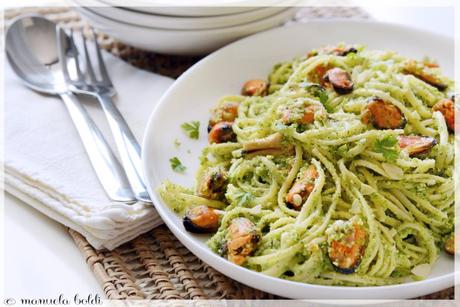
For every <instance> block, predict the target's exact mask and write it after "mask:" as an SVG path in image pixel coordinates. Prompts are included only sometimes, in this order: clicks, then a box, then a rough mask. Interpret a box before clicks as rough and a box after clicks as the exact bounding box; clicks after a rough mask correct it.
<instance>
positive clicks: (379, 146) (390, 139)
mask: <svg viewBox="0 0 460 307" xmlns="http://www.w3.org/2000/svg"><path fill="white" fill-rule="evenodd" d="M397 143H398V140H397V139H396V137H395V136H393V135H387V136H385V137H384V138H383V139H381V140H376V141H375V143H374V151H375V152H378V153H381V154H383V157H384V158H385V159H386V160H387V161H391V162H394V161H395V160H396V159H397V158H398V156H399V152H398V149H397V148H396V147H395V145H396V144H397Z"/></svg>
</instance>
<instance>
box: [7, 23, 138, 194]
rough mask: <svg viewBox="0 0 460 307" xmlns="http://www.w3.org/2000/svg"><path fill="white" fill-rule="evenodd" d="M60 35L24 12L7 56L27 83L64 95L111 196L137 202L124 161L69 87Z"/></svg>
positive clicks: (12, 27) (12, 29) (10, 35)
mask: <svg viewBox="0 0 460 307" xmlns="http://www.w3.org/2000/svg"><path fill="white" fill-rule="evenodd" d="M56 39H57V25H56V24H55V23H53V22H51V21H49V20H48V19H46V18H44V17H41V16H37V15H27V16H20V17H19V18H17V19H16V20H15V21H14V22H13V23H12V24H11V25H10V27H9V28H8V31H7V33H6V39H5V47H6V56H7V58H8V61H9V63H10V65H11V67H12V68H13V70H14V71H15V73H16V74H17V75H18V76H19V78H21V79H22V80H23V81H24V83H25V85H27V86H28V87H30V88H31V89H33V90H35V91H37V92H40V93H44V94H49V95H57V96H60V97H61V99H62V100H63V101H64V104H65V106H66V107H67V110H68V112H69V114H70V117H71V119H72V120H73V123H74V124H75V127H76V128H77V131H78V133H79V135H80V138H81V140H82V143H83V145H84V147H85V150H86V152H87V154H88V157H89V160H90V161H91V164H92V166H93V168H94V170H95V172H96V175H97V177H98V179H99V181H100V182H101V184H102V186H103V188H104V190H105V191H106V193H107V195H108V197H109V198H110V199H112V200H114V201H120V202H134V201H136V199H135V197H134V195H133V193H132V191H131V188H130V186H129V183H128V180H127V178H126V175H125V174H124V172H123V169H122V167H121V165H120V163H119V162H118V160H117V158H116V157H115V155H114V154H113V152H112V150H111V149H110V147H109V145H108V144H107V142H106V140H105V139H104V137H103V136H102V133H101V132H100V130H99V129H98V128H97V126H96V124H95V123H94V121H93V120H92V119H91V117H90V116H89V114H88V113H87V111H86V110H85V109H84V108H83V106H82V105H81V103H80V102H79V101H78V100H77V98H76V97H75V96H74V95H73V94H72V93H71V92H70V91H69V89H68V88H67V85H66V83H65V80H64V77H63V74H62V70H61V65H60V64H59V57H58V50H57V41H56ZM44 137H45V136H44Z"/></svg>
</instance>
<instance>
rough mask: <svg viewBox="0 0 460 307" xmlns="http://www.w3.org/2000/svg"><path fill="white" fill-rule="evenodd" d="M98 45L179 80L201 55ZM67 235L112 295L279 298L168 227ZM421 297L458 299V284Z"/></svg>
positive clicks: (51, 12) (68, 20) (67, 19)
mask: <svg viewBox="0 0 460 307" xmlns="http://www.w3.org/2000/svg"><path fill="white" fill-rule="evenodd" d="M24 13H38V14H41V15H44V16H46V17H47V18H49V19H50V20H53V21H55V22H57V23H59V24H60V25H62V26H64V27H67V28H72V29H74V30H82V31H83V32H84V33H87V34H89V33H90V32H89V30H90V27H89V25H88V24H87V23H86V22H84V21H82V20H81V19H80V16H79V14H78V13H77V12H76V11H74V10H72V9H69V8H65V7H64V8H63V7H54V8H43V7H40V8H21V9H10V10H7V11H5V13H4V14H5V16H4V17H5V25H6V26H8V23H9V22H10V21H11V19H13V18H14V17H16V16H18V15H20V14H24ZM335 17H340V18H368V17H369V16H368V15H367V13H366V12H365V11H363V10H361V9H360V8H355V7H346V8H335V7H328V8H303V9H301V10H300V11H299V13H298V14H297V16H296V18H295V21H294V22H302V21H305V20H309V19H312V18H335ZM97 38H98V41H99V43H100V45H101V46H102V47H103V48H104V49H106V50H108V51H110V52H111V53H113V54H115V55H117V56H119V57H120V58H122V59H124V60H125V61H127V62H129V63H131V64H132V65H134V66H136V67H139V68H142V69H146V70H149V71H152V72H155V73H158V74H162V75H165V76H169V77H172V78H177V77H178V76H179V75H180V74H182V73H183V72H184V71H185V70H187V69H188V68H189V67H190V66H191V65H193V64H194V63H196V62H197V61H198V60H200V59H201V57H198V56H194V57H192V56H191V57H184V56H171V55H161V54H157V53H153V52H148V51H143V50H139V49H136V48H133V47H130V46H127V45H124V44H122V43H120V42H118V41H117V40H115V39H113V38H112V37H109V36H108V35H105V34H104V33H100V32H98V33H97ZM69 233H70V235H71V236H72V238H73V239H74V241H75V243H76V244H77V246H78V248H79V249H80V251H81V252H82V254H83V256H84V258H85V260H86V262H87V264H88V266H89V267H90V269H91V270H92V272H93V273H94V275H95V277H96V279H97V280H98V281H99V283H100V284H101V287H102V289H103V290H104V293H105V294H106V296H107V298H108V299H123V300H124V299H276V298H278V297H276V296H274V295H271V294H268V293H264V292H262V291H259V290H255V289H253V288H250V287H247V286H245V285H242V284H240V283H238V282H236V281H234V280H232V279H230V278H228V277H226V276H224V275H222V274H221V273H219V272H217V271H216V270H214V269H213V268H211V267H210V266H208V265H207V264H205V263H203V262H202V261H201V260H200V259H198V258H197V257H196V256H194V255H193V254H192V253H191V252H190V251H189V250H187V249H186V248H185V247H184V246H183V245H182V244H181V243H180V242H179V241H178V240H177V239H176V238H175V237H174V236H173V234H172V233H171V232H170V231H169V230H168V228H167V227H165V226H160V227H157V228H156V229H154V230H152V231H150V232H148V233H146V234H144V235H141V236H139V237H137V238H136V239H134V240H132V241H130V242H128V243H126V244H124V245H122V246H120V247H118V248H116V249H115V250H113V251H97V250H95V249H94V248H93V247H92V246H91V245H90V244H89V243H88V242H87V241H86V240H85V238H84V237H83V236H82V235H80V234H79V233H77V232H75V231H73V230H71V229H69ZM419 299H437V300H440V299H454V288H453V287H452V288H449V289H445V290H443V291H440V292H437V293H434V294H431V295H427V296H424V297H420V298H419Z"/></svg>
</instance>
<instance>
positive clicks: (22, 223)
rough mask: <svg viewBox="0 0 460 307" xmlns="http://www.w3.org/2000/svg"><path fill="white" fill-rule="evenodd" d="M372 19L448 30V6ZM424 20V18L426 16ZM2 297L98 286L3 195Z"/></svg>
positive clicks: (64, 247) (63, 237)
mask: <svg viewBox="0 0 460 307" xmlns="http://www.w3.org/2000/svg"><path fill="white" fill-rule="evenodd" d="M366 9H367V10H368V11H369V13H370V14H371V15H372V16H373V17H374V18H375V19H376V20H381V21H388V22H394V23H402V24H406V25H411V26H416V27H420V28H423V29H427V30H431V31H434V32H437V33H441V34H444V35H448V36H453V35H454V13H453V9H451V8H431V9H430V10H423V9H420V8H382V7H375V8H366ZM427 20H429V21H430V22H427ZM4 227H5V245H4V247H5V273H4V278H5V292H4V294H5V297H13V298H31V297H38V298H46V297H49V298H53V297H58V296H59V295H60V294H63V295H64V296H66V297H73V296H74V295H75V294H79V295H80V296H87V295H89V294H92V295H96V294H99V295H100V296H101V297H103V291H102V289H101V287H100V285H99V284H98V283H97V281H96V279H95V277H94V275H93V274H92V272H91V271H90V269H89V268H88V267H87V265H86V263H85V261H84V259H83V257H82V255H81V254H80V251H79V250H78V249H77V247H76V246H75V244H74V242H73V240H72V238H71V237H70V236H69V234H68V233H67V231H66V230H65V228H64V227H62V226H61V225H60V224H58V223H56V222H54V221H53V220H51V219H49V218H47V217H46V216H44V215H42V214H41V213H38V212H37V211H35V210H34V209H32V208H30V207H28V206H27V205H26V204H24V203H22V202H21V201H20V200H18V199H16V198H14V197H13V196H10V195H8V194H7V195H6V196H5V226H4Z"/></svg>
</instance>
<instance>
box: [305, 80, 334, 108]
mask: <svg viewBox="0 0 460 307" xmlns="http://www.w3.org/2000/svg"><path fill="white" fill-rule="evenodd" d="M306 89H307V91H308V92H309V93H310V94H311V95H313V96H315V97H316V98H318V99H319V101H320V102H321V104H323V105H324V107H325V108H326V111H328V112H329V113H331V112H332V111H333V110H332V109H331V107H330V106H329V105H328V104H327V102H328V100H329V95H328V94H327V92H326V90H325V89H324V87H322V86H321V85H319V84H312V83H309V84H308V83H307V85H306Z"/></svg>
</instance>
